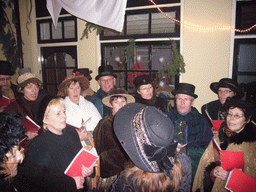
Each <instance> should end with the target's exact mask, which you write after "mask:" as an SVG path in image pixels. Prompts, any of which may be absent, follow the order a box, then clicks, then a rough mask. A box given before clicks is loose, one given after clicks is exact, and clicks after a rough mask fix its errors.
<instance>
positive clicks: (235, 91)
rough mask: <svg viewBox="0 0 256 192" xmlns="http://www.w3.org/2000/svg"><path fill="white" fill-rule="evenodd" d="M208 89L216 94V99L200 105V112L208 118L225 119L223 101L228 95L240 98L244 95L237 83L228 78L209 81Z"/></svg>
mask: <svg viewBox="0 0 256 192" xmlns="http://www.w3.org/2000/svg"><path fill="white" fill-rule="evenodd" d="M210 89H211V90H212V91H213V92H214V93H216V94H217V95H218V100H215V101H211V102H209V103H207V104H205V105H203V106H202V108H201V112H202V114H203V115H204V116H205V117H206V118H207V119H208V120H209V122H210V121H211V120H225V118H226V110H225V109H224V103H225V102H226V99H227V98H228V97H234V96H235V97H236V98H237V99H241V98H242V97H243V96H244V93H243V92H242V90H241V89H240V88H239V87H238V83H237V82H235V81H234V80H233V79H230V78H222V79H221V80H220V81H219V82H214V83H211V85H210Z"/></svg>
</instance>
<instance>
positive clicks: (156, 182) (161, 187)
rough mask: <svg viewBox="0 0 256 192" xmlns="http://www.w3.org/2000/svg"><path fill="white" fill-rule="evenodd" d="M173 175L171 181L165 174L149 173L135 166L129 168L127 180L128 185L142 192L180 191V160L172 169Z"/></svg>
mask: <svg viewBox="0 0 256 192" xmlns="http://www.w3.org/2000/svg"><path fill="white" fill-rule="evenodd" d="M129 165H131V164H129ZM172 174H173V179H172V180H170V178H169V177H168V176H166V175H165V174H164V173H149V172H146V171H143V170H142V169H140V168H138V167H137V166H135V165H134V166H133V167H130V168H127V172H126V175H125V178H126V182H127V183H128V184H130V185H131V186H136V187H137V188H138V191H141V192H159V191H161V192H172V191H178V190H179V187H180V182H181V179H182V167H181V163H180V161H179V160H178V159H177V160H176V162H175V164H174V166H173V168H172ZM128 177H130V178H129V179H128Z"/></svg>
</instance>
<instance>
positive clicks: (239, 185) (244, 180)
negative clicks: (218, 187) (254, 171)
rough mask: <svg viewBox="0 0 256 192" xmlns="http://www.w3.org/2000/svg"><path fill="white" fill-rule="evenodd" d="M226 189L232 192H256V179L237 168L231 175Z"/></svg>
mask: <svg viewBox="0 0 256 192" xmlns="http://www.w3.org/2000/svg"><path fill="white" fill-rule="evenodd" d="M225 188H226V189H228V190H230V191H232V192H244V191H246V192H255V191H256V179H255V178H253V177H252V176H250V175H248V174H246V173H244V172H242V171H240V170H238V169H236V168H235V169H234V170H232V171H231V172H230V173H229V176H228V179H227V182H226V185H225Z"/></svg>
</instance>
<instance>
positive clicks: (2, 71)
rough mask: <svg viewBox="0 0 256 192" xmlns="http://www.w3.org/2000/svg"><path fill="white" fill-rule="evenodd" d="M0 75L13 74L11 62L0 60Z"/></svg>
mask: <svg viewBox="0 0 256 192" xmlns="http://www.w3.org/2000/svg"><path fill="white" fill-rule="evenodd" d="M0 75H10V76H12V75H14V72H13V71H12V64H11V63H10V62H9V61H2V60H0Z"/></svg>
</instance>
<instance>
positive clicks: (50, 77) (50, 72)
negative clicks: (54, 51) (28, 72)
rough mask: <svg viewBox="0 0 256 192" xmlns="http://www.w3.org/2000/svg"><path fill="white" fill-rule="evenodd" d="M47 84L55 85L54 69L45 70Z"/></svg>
mask: <svg viewBox="0 0 256 192" xmlns="http://www.w3.org/2000/svg"><path fill="white" fill-rule="evenodd" d="M46 80H47V83H56V81H55V69H46Z"/></svg>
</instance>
